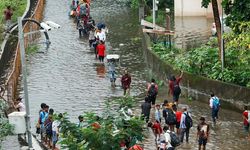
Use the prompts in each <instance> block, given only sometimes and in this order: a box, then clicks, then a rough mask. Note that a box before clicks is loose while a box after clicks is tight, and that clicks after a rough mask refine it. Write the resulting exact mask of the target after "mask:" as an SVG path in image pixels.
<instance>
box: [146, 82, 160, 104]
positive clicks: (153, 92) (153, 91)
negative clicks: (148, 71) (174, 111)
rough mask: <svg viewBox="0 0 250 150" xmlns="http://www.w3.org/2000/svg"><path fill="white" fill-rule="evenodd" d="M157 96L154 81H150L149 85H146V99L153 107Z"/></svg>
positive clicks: (156, 86)
mask: <svg viewBox="0 0 250 150" xmlns="http://www.w3.org/2000/svg"><path fill="white" fill-rule="evenodd" d="M157 94H158V85H157V84H156V83H155V79H151V83H150V84H148V98H149V100H150V102H151V103H152V105H153V106H154V105H155V101H156V97H157Z"/></svg>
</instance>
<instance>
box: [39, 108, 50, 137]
mask: <svg viewBox="0 0 250 150" xmlns="http://www.w3.org/2000/svg"><path fill="white" fill-rule="evenodd" d="M48 111H49V106H48V105H46V106H45V107H44V109H43V111H41V112H40V117H39V120H40V129H41V141H42V142H44V140H45V133H46V130H45V125H44V123H45V121H46V120H47V118H48V116H49V113H48Z"/></svg>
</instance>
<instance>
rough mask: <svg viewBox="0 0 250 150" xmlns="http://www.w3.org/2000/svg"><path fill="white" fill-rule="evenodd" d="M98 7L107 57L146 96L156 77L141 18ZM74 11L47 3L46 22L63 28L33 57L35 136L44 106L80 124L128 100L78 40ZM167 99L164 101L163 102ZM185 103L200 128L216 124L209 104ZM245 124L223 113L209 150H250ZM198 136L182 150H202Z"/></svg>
mask: <svg viewBox="0 0 250 150" xmlns="http://www.w3.org/2000/svg"><path fill="white" fill-rule="evenodd" d="M92 3H93V4H92V5H91V7H92V9H91V15H92V17H93V18H94V19H95V20H96V22H100V21H102V22H105V23H106V25H107V27H108V28H109V33H108V35H107V53H108V54H119V55H120V56H121V68H120V69H119V70H121V69H122V68H124V67H128V70H129V72H130V73H131V75H132V90H131V95H133V96H139V95H142V94H143V93H145V88H146V79H148V78H149V76H150V75H149V74H148V72H149V71H148V70H147V68H146V67H145V66H146V65H145V62H144V59H143V52H142V49H141V40H140V28H139V27H140V26H139V23H138V18H137V12H133V11H131V10H130V9H128V8H127V7H126V6H125V4H122V3H121V4H117V3H116V2H115V1H113V0H105V1H103V0H95V1H93V2H92ZM69 5H70V1H69V0H61V1H55V0H47V2H46V8H45V13H44V20H51V21H54V22H56V23H58V24H60V25H61V26H62V27H61V28H60V29H58V30H52V31H50V33H49V36H50V39H51V43H52V44H51V46H50V48H49V49H48V50H45V49H44V48H43V45H41V48H40V49H39V53H37V54H35V55H33V56H30V57H29V62H28V74H29V75H28V86H29V98H30V106H31V122H32V127H33V131H34V126H35V124H36V122H37V120H38V111H39V109H40V104H41V103H46V104H48V105H49V106H50V108H53V109H54V110H55V111H56V112H67V113H68V114H69V116H70V118H71V120H72V121H75V122H77V117H78V115H80V114H82V113H83V112H85V111H92V112H96V113H100V112H101V111H102V109H103V106H104V99H105V98H109V97H112V96H122V94H123V91H122V89H121V88H119V87H117V88H116V89H112V88H111V86H110V82H109V77H108V74H107V73H106V69H107V68H105V67H103V66H101V65H98V63H97V62H98V61H97V60H96V59H95V56H94V53H93V50H90V49H89V47H88V40H87V39H85V38H79V37H78V31H77V30H76V24H75V23H74V20H73V19H71V18H69V17H68V13H69ZM41 40H44V39H43V37H42V38H41ZM123 44H124V45H123ZM41 52H43V53H41ZM119 81H120V80H119V79H118V80H117V84H118V83H119ZM119 84H120V83H119ZM164 90H165V91H163V90H162V91H161V95H166V93H167V89H166V88H165V87H164ZM161 97H163V96H161ZM161 97H160V99H159V100H160V101H161V102H162V101H163V98H161ZM185 103H187V104H190V105H192V106H190V107H191V109H192V115H193V117H194V120H195V124H196V123H197V120H198V118H199V117H200V116H201V115H206V116H207V118H209V120H211V119H210V110H209V109H208V104H204V103H200V102H198V101H193V102H189V101H188V102H185ZM139 105H140V103H138V106H139ZM241 120H242V119H241V115H240V114H239V113H236V112H233V111H228V110H223V112H222V113H221V121H220V122H219V125H218V127H216V128H215V129H212V131H211V138H210V141H209V143H208V148H207V149H208V150H217V149H218V150H231V149H232V150H248V149H249V147H250V145H249V143H246V142H244V141H245V140H244V139H243V135H242V131H243V129H242V121H241ZM195 132H196V126H195V127H193V128H192V130H191V140H190V143H189V144H188V145H183V146H182V147H180V148H178V149H190V150H193V149H197V142H196V141H195V138H196V135H195ZM146 145H147V147H145V150H154V149H155V148H154V144H153V143H146Z"/></svg>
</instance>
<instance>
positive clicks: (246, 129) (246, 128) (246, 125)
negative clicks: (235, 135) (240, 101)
mask: <svg viewBox="0 0 250 150" xmlns="http://www.w3.org/2000/svg"><path fill="white" fill-rule="evenodd" d="M249 115H250V112H249V111H248V109H247V106H244V112H243V115H242V117H243V127H244V132H245V133H246V135H247V138H249V139H250V132H249V120H250V119H249V117H250V116H249Z"/></svg>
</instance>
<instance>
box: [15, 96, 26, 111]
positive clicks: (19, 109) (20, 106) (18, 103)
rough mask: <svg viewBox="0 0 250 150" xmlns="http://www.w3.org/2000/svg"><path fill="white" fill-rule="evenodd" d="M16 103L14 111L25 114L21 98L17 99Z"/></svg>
mask: <svg viewBox="0 0 250 150" xmlns="http://www.w3.org/2000/svg"><path fill="white" fill-rule="evenodd" d="M16 102H17V104H16V105H15V106H14V107H15V109H17V110H18V111H19V112H25V111H26V109H25V105H24V103H23V102H22V98H18V99H17V100H16Z"/></svg>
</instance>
